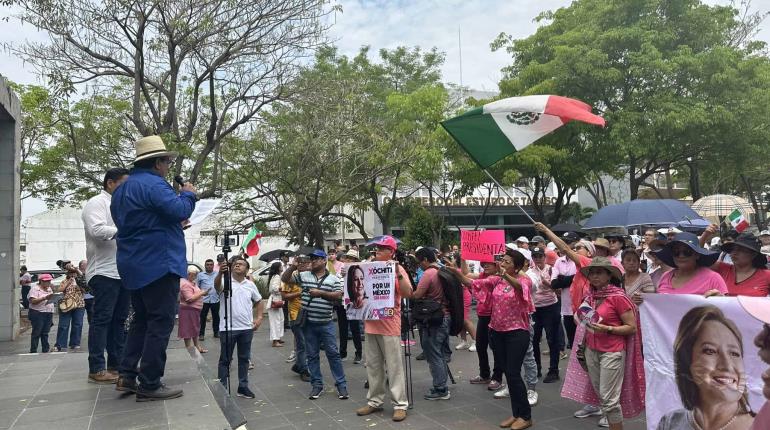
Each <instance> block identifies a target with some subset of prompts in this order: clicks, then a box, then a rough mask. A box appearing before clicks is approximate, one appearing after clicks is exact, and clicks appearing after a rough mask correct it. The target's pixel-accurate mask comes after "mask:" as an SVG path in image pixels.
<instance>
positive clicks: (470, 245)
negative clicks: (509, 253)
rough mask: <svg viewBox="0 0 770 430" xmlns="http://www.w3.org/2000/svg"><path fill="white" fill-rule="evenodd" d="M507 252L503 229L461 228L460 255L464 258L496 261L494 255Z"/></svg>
mask: <svg viewBox="0 0 770 430" xmlns="http://www.w3.org/2000/svg"><path fill="white" fill-rule="evenodd" d="M504 252H505V232H504V231H503V230H483V231H478V230H460V255H461V256H462V258H463V260H476V261H480V262H490V261H494V256H495V255H497V254H502V253H504Z"/></svg>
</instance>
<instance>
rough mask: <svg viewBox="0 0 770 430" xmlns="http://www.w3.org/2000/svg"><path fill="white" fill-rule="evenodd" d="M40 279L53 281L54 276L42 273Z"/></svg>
mask: <svg viewBox="0 0 770 430" xmlns="http://www.w3.org/2000/svg"><path fill="white" fill-rule="evenodd" d="M37 280H38V281H51V280H53V276H51V275H49V274H48V273H43V274H42V275H40V276H38V277H37Z"/></svg>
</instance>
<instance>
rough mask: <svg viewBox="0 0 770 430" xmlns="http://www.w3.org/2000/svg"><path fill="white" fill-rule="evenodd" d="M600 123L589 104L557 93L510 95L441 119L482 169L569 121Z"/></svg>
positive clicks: (601, 121)
mask: <svg viewBox="0 0 770 430" xmlns="http://www.w3.org/2000/svg"><path fill="white" fill-rule="evenodd" d="M573 120H575V121H581V122H586V123H589V124H595V125H601V126H604V118H602V117H600V116H598V115H594V114H593V113H591V106H589V105H588V104H586V103H583V102H581V101H579V100H575V99H570V98H567V97H561V96H549V95H545V96H524V97H510V98H507V99H502V100H498V101H495V102H492V103H489V104H486V105H484V106H482V107H480V108H475V109H472V110H469V111H468V112H465V113H464V114H462V115H460V116H457V117H455V118H451V119H448V120H446V121H443V122H442V123H441V125H442V126H444V129H446V131H447V132H448V133H449V134H450V135H451V136H452V138H454V140H456V141H457V143H459V144H460V146H462V147H463V149H464V150H465V152H467V153H468V155H469V156H470V157H471V158H472V159H473V161H475V162H476V164H478V165H479V166H481V168H482V169H486V168H487V167H489V166H491V165H493V164H495V163H496V162H498V161H500V160H502V159H503V158H505V157H506V156H508V155H510V154H513V153H514V152H516V151H520V150H522V149H524V148H525V147H527V146H528V145H529V144H531V143H533V142H535V141H536V140H538V139H540V138H541V137H543V136H545V135H547V134H548V133H551V132H552V131H554V130H556V129H557V128H559V127H561V126H562V125H564V124H566V123H568V122H570V121H573Z"/></svg>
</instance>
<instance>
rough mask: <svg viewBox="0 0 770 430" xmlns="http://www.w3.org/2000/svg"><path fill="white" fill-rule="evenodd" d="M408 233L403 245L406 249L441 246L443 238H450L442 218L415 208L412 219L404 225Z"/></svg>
mask: <svg viewBox="0 0 770 430" xmlns="http://www.w3.org/2000/svg"><path fill="white" fill-rule="evenodd" d="M404 228H405V230H406V233H405V234H404V237H403V238H402V243H403V244H404V246H405V247H406V249H415V248H417V247H418V246H440V245H441V238H442V237H443V238H447V237H449V230H448V229H447V228H446V225H445V224H444V223H443V221H442V220H441V218H439V217H437V216H435V215H433V214H431V213H430V212H428V210H427V209H425V208H423V207H419V206H418V207H415V208H414V209H413V210H412V214H411V217H410V218H409V219H408V220H407V221H406V224H405V225H404Z"/></svg>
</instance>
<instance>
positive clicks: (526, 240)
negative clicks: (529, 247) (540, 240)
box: [516, 236, 529, 243]
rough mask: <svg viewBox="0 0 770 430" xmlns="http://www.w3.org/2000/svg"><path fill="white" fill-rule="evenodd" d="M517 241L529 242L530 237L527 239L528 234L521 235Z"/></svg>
mask: <svg viewBox="0 0 770 430" xmlns="http://www.w3.org/2000/svg"><path fill="white" fill-rule="evenodd" d="M516 242H524V243H529V239H527V236H519V238H518V239H516Z"/></svg>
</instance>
